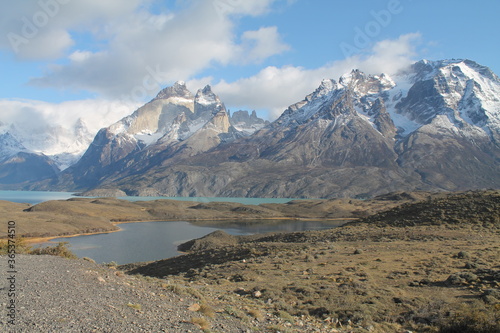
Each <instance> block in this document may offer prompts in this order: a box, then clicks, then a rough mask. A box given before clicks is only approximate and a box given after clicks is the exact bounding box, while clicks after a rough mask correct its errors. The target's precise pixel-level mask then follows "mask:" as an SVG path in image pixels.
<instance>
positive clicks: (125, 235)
mask: <svg viewBox="0 0 500 333" xmlns="http://www.w3.org/2000/svg"><path fill="white" fill-rule="evenodd" d="M72 197H74V194H73V193H70V192H46V191H0V200H8V201H13V202H20V203H30V204H37V203H40V202H43V201H47V200H66V199H69V198H72ZM120 199H125V200H130V201H139V200H143V201H147V200H157V199H174V200H183V201H195V202H212V201H227V202H239V203H243V204H247V205H258V204H261V203H286V202H289V201H290V200H293V199H276V198H209V197H189V198H180V197H175V198H174V197H122V198H120ZM337 225H338V224H337ZM337 225H335V224H333V223H332V222H323V221H294V220H293V221H292V220H291V221H281V220H280V221H266V222H262V221H259V222H258V223H257V222H254V223H252V222H245V223H241V222H238V223H233V224H227V223H225V224H217V223H215V222H214V223H212V224H210V226H207V225H204V226H198V225H194V224H191V223H189V222H182V221H179V222H141V223H126V224H120V228H121V229H122V231H120V232H114V233H109V234H99V235H88V236H78V237H72V238H59V239H55V240H54V241H56V242H59V241H67V242H69V243H70V246H71V250H72V251H73V252H74V253H75V254H76V255H77V256H79V257H89V258H92V259H94V260H95V261H97V262H111V261H115V262H117V263H119V264H126V263H131V262H138V261H151V260H159V259H164V258H169V257H173V256H176V255H178V254H179V252H177V245H178V244H180V243H182V242H185V241H188V240H190V239H193V238H199V237H203V236H205V235H207V234H209V233H211V232H213V231H215V230H224V231H226V232H227V233H229V234H232V235H248V234H255V233H265V232H275V231H282V232H291V231H303V230H319V229H326V228H332V227H335V226H337Z"/></svg>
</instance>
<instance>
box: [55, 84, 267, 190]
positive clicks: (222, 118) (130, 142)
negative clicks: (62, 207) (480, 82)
mask: <svg viewBox="0 0 500 333" xmlns="http://www.w3.org/2000/svg"><path fill="white" fill-rule="evenodd" d="M239 114H240V118H245V120H247V121H246V122H244V125H246V127H244V130H240V129H238V128H237V127H235V126H233V125H232V121H231V118H230V116H229V113H228V112H227V111H226V108H225V106H224V104H223V103H222V102H221V100H220V98H219V97H218V96H217V95H215V94H214V93H213V91H212V89H211V87H210V86H206V87H205V88H203V89H199V90H198V91H197V92H196V94H195V95H193V94H192V93H191V92H190V91H189V90H188V89H187V87H186V84H185V83H184V82H181V81H179V82H176V83H175V84H174V85H173V86H171V87H167V88H165V89H163V90H162V91H160V92H159V93H158V95H157V96H156V97H155V98H154V99H153V100H152V101H150V102H149V103H147V104H146V105H144V106H142V107H140V108H139V109H138V110H136V111H135V112H134V113H133V114H131V115H130V116H127V117H125V118H123V119H121V120H120V121H118V122H116V123H114V124H112V125H111V126H109V127H107V128H103V129H101V130H100V131H99V132H98V133H97V135H96V137H95V139H94V141H93V142H92V143H91V144H90V146H89V148H88V150H87V151H86V152H85V154H84V155H83V156H82V158H81V159H80V161H78V163H76V164H75V165H73V166H72V167H70V168H68V170H67V171H64V172H62V173H61V174H60V175H59V176H58V177H57V179H56V180H54V179H53V180H52V182H51V185H50V187H48V188H52V186H56V187H58V188H71V187H75V188H80V189H81V188H84V189H85V188H92V187H95V186H99V185H102V184H104V183H108V182H113V181H116V180H118V179H121V178H123V177H126V176H130V175H137V174H142V173H144V172H145V171H146V170H149V169H152V168H156V167H161V166H162V165H164V164H165V163H166V161H174V160H179V159H184V158H189V157H191V156H194V155H197V154H200V153H202V152H205V151H207V150H210V149H212V148H214V147H217V146H218V145H220V144H222V143H228V142H232V141H234V140H236V139H238V138H241V137H244V136H247V135H249V134H251V133H253V132H254V131H255V130H257V129H258V128H260V127H262V126H263V125H264V124H265V122H264V120H262V119H260V118H258V117H256V116H255V117H252V116H250V115H248V112H247V111H239ZM245 114H246V116H245ZM261 124H262V125H261ZM259 125H260V127H259ZM237 126H243V125H242V124H241V123H240V122H238V124H237ZM147 193H148V190H146V192H145V193H141V194H147ZM149 193H151V192H149Z"/></svg>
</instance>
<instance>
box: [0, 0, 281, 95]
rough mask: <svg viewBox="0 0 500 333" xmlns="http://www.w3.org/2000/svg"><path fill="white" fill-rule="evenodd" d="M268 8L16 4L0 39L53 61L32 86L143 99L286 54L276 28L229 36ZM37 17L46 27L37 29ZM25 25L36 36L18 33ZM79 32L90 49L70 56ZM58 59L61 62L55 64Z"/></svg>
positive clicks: (49, 0)
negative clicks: (204, 74) (209, 72)
mask: <svg viewBox="0 0 500 333" xmlns="http://www.w3.org/2000/svg"><path fill="white" fill-rule="evenodd" d="M275 1H278V0H254V1H246V0H245V1H243V0H210V1H207V0H190V1H185V3H183V4H182V5H181V6H179V7H178V8H180V9H177V10H176V11H169V10H168V9H163V10H162V12H160V13H158V11H152V10H150V7H149V5H150V4H153V3H154V0H130V1H121V0H107V1H101V0H87V1H74V0H64V1H63V0H40V1H37V2H32V3H31V4H30V5H27V4H24V2H19V1H18V2H14V3H13V4H12V6H9V7H12V8H9V10H8V11H2V13H0V22H2V20H3V19H5V22H4V23H0V32H6V33H8V32H13V33H15V34H17V35H18V36H21V38H22V41H21V42H17V43H16V47H15V48H16V49H17V51H18V52H15V53H16V54H17V56H18V57H19V58H24V59H30V60H33V59H48V58H54V59H58V60H59V61H58V65H52V66H49V67H48V68H47V71H46V72H45V73H44V74H43V75H42V76H41V77H37V78H33V79H32V80H31V81H30V84H32V85H35V86H38V87H44V88H47V87H48V88H60V89H72V90H76V91H78V90H87V91H89V92H93V93H96V94H98V95H99V96H103V97H105V98H112V99H115V98H122V99H126V100H129V99H130V100H134V101H136V100H145V99H147V98H149V97H151V96H152V95H154V94H156V93H157V91H158V90H159V89H160V87H161V86H162V85H165V84H169V83H173V82H174V81H177V80H185V81H187V80H189V79H191V78H193V77H195V75H196V74H198V73H200V72H201V71H203V70H205V69H207V68H209V67H211V66H212V65H213V64H220V65H223V66H224V65H228V64H248V63H259V62H261V61H262V60H264V59H266V58H268V57H270V56H273V55H276V54H279V53H282V52H285V51H286V50H288V49H289V46H288V45H286V44H285V43H284V42H283V41H282V40H281V38H280V35H279V32H278V30H277V28H276V27H264V28H261V29H258V30H255V31H246V32H242V33H241V35H240V36H238V35H237V34H236V33H235V31H236V24H235V22H236V20H238V19H239V17H241V16H248V15H250V16H256V15H262V14H264V13H266V12H268V11H269V10H270V6H271V4H272V3H273V2H275ZM39 3H44V4H51V5H52V7H50V6H49V9H47V8H45V7H46V6H41V5H40V4H39ZM51 11H52V12H53V13H52V14H53V15H52V14H51V15H49V14H50V12H51ZM37 15H38V16H40V17H46V18H47V20H46V21H47V22H42V23H43V25H41V26H39V27H38V26H36V25H37V24H36V20H34V18H36V17H38V16H37ZM23 20H24V21H26V22H28V23H23V22H24V21H23ZM26 24H28V25H33V24H34V26H35V30H36V32H33V34H32V35H29V36H26V34H23V31H24V30H23V29H26V28H25V27H24V26H25V25H26ZM28 30H29V29H28ZM78 33H83V34H84V35H85V36H86V37H85V38H86V39H88V36H89V34H90V35H91V36H92V39H93V40H92V41H91V43H90V45H93V49H82V44H79V45H78V48H79V49H78V50H71V47H72V46H73V45H75V41H74V40H73V38H75V36H76V35H77V34H78ZM87 42H88V41H87ZM0 48H4V49H5V48H7V49H12V43H11V42H9V40H8V39H7V38H6V39H4V40H2V41H0ZM96 48H98V49H96ZM62 54H66V57H67V60H68V61H60V60H63V59H61V58H60V57H61V55H62ZM152 72H154V73H152Z"/></svg>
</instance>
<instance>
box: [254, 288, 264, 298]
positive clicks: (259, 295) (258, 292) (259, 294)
mask: <svg viewBox="0 0 500 333" xmlns="http://www.w3.org/2000/svg"><path fill="white" fill-rule="evenodd" d="M252 296H253V297H255V298H259V297H261V296H262V292H261V291H260V290H256V291H254V292H253V293H252Z"/></svg>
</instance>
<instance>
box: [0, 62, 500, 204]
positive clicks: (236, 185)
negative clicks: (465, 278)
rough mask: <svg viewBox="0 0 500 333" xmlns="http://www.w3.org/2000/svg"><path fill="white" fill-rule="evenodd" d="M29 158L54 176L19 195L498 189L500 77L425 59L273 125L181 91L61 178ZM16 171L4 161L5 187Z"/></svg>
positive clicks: (315, 99) (206, 93)
mask: <svg viewBox="0 0 500 333" xmlns="http://www.w3.org/2000/svg"><path fill="white" fill-rule="evenodd" d="M284 93H286V92H284ZM0 141H1V143H2V146H1V147H2V148H0V149H1V150H0V156H8V154H9V153H8V152H10V159H11V160H12V159H13V158H14V159H15V158H20V157H19V156H21V155H22V154H29V153H25V152H23V151H22V147H20V146H19V145H18V143H16V141H15V140H13V139H12V136H9V134H8V133H4V134H3V135H2V136H0ZM19 154H21V155H19ZM29 156H30V157H32V158H35V157H36V158H38V159H39V160H40V161H36V163H40V165H46V167H47V172H46V173H45V174H42V175H37V176H34V177H31V178H30V179H25V180H26V181H28V182H24V183H22V184H20V185H19V186H20V187H21V188H23V189H44V190H66V191H68V190H71V191H75V190H78V191H85V190H92V189H96V188H97V189H101V190H102V189H108V190H110V191H116V190H119V191H120V192H124V193H126V194H128V195H164V196H232V197H292V198H323V197H324V198H329V197H369V196H373V195H376V194H381V193H386V192H391V191H401V190H464V189H473V188H492V187H493V188H498V187H499V186H500V164H499V162H500V79H499V77H498V76H497V75H495V74H494V73H493V72H492V71H491V70H490V69H488V68H487V67H485V66H482V65H479V64H477V63H475V62H473V61H471V60H455V59H452V60H441V61H427V60H422V61H419V62H417V63H415V64H413V65H412V66H410V67H409V68H407V69H406V70H404V71H400V72H399V73H397V74H396V75H392V76H389V75H386V74H380V75H368V74H365V73H363V72H361V71H359V70H353V71H352V72H351V73H349V74H345V75H343V76H342V77H341V78H340V79H339V80H338V81H336V80H332V79H328V80H323V81H322V82H321V84H320V86H319V87H318V88H317V89H316V90H315V91H314V92H312V93H311V94H309V95H307V96H306V97H305V98H304V100H302V101H300V102H298V103H296V104H293V105H291V106H289V107H288V108H287V109H286V110H285V111H284V112H283V113H282V114H281V116H280V117H279V118H278V119H276V120H275V121H273V122H272V123H269V122H266V121H264V120H262V119H260V118H258V117H257V115H256V114H255V112H252V113H251V114H249V113H248V112H247V111H237V112H233V113H232V114H230V113H229V112H228V111H227V110H226V108H225V106H224V104H223V103H222V101H221V100H220V99H219V97H218V96H217V95H215V94H214V92H212V89H211V87H210V86H206V87H205V88H203V89H200V90H198V91H197V92H196V94H194V95H193V94H192V93H191V92H190V91H189V90H188V89H187V87H186V85H185V84H184V83H183V82H177V83H175V84H174V85H173V86H171V87H168V88H166V89H164V90H162V91H160V93H159V94H158V95H157V96H156V98H154V99H153V100H152V101H151V102H149V103H147V104H146V105H144V106H143V107H141V108H139V109H138V110H137V111H135V112H134V113H133V114H132V115H130V116H127V117H125V118H123V119H122V120H120V121H118V122H116V123H115V124H112V125H111V126H109V127H107V128H103V129H101V130H100V131H99V132H98V133H97V135H96V136H95V138H94V140H93V141H92V143H91V144H90V145H89V147H88V149H87V150H86V151H85V153H84V154H83V156H82V157H81V159H79V160H78V162H76V163H74V164H72V165H71V166H70V167H68V168H66V169H65V170H63V171H62V172H60V171H58V170H57V169H54V168H53V162H52V164H51V161H50V160H46V159H44V158H45V157H44V156H43V155H36V156H32V155H29ZM25 159H26V162H27V163H29V164H31V163H35V161H33V162H31V161H28V160H27V156H25ZM7 161H8V159H7ZM8 165H9V163H6V162H5V159H4V161H3V162H2V160H0V182H1V181H2V179H5V177H6V176H5V175H7V176H8V175H9V174H8V172H7V171H8V170H9V169H8ZM50 168H52V169H51V170H52V171H50V170H48V169H50ZM4 170H7V171H4ZM40 170H42V169H40ZM11 172H12V170H11ZM2 173H4V174H5V175H4V177H3V178H2ZM37 177H38V179H37ZM43 177H45V179H43V180H41V178H43ZM7 178H8V177H7ZM10 179H11V180H12V179H14V178H12V177H11V178H10ZM15 180H16V182H18V183H21V181H23V179H22V177H18V178H16V179H15ZM34 180H36V181H35V182H34ZM11 182H14V181H11ZM4 183H5V182H4Z"/></svg>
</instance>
